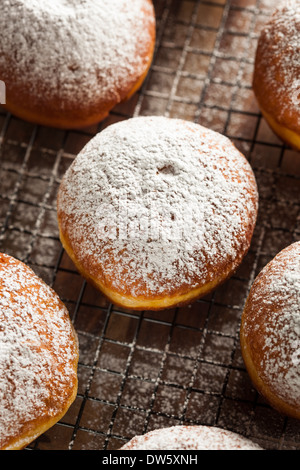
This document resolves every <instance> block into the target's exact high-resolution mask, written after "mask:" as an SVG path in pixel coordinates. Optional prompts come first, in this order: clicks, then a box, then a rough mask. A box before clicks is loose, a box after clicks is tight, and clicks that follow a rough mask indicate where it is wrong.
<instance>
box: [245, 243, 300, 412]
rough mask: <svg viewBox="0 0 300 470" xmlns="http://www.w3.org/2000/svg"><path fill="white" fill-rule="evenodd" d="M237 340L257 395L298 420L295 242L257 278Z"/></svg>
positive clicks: (299, 323) (299, 304) (299, 317)
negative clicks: (238, 339) (239, 337)
mask: <svg viewBox="0 0 300 470" xmlns="http://www.w3.org/2000/svg"><path fill="white" fill-rule="evenodd" d="M240 336H241V347H242V354H243V358H244V361H245V365H246V368H247V370H248V372H249V376H250V378H251V379H252V382H253V385H254V386H255V387H256V389H257V390H258V392H259V393H260V394H261V395H262V396H263V397H264V398H265V399H266V401H267V402H269V403H270V404H271V405H272V406H273V407H274V408H275V409H277V410H278V411H279V412H281V413H283V414H285V415H289V416H292V417H294V418H298V419H300V368H299V363H300V242H297V243H294V244H292V245H290V246H288V247H287V248H285V249H284V250H283V251H281V252H280V253H279V254H278V255H277V256H275V258H274V259H273V260H272V261H271V262H270V263H268V264H267V265H266V266H265V268H264V269H263V270H262V271H261V272H260V274H259V275H258V276H257V278H256V280H255V281H254V283H253V286H252V288H251V290H250V294H249V296H248V299H247V302H246V305H245V309H244V312H243V315H242V324H241V335H240Z"/></svg>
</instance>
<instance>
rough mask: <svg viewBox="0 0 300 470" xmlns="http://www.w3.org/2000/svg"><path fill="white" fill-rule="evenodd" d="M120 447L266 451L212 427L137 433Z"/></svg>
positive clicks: (126, 448)
mask: <svg viewBox="0 0 300 470" xmlns="http://www.w3.org/2000/svg"><path fill="white" fill-rule="evenodd" d="M120 450H263V449H262V448H261V447H260V446H259V445H258V444H255V443H254V442H252V441H251V440H249V439H247V438H245V437H243V436H240V435H239V434H236V433H234V432H232V431H227V430H225V429H221V428H216V427H210V426H172V427H170V428H162V429H155V430H154V431H150V432H148V433H147V434H144V435H142V436H136V437H134V438H133V439H131V440H130V441H129V442H127V443H126V444H125V445H124V446H123V447H121V449H120Z"/></svg>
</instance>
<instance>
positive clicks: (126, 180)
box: [58, 116, 257, 296]
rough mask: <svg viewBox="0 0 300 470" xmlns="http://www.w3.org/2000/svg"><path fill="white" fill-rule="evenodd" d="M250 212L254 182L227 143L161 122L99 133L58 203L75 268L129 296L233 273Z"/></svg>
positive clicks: (245, 242) (198, 129) (190, 126)
mask: <svg viewBox="0 0 300 470" xmlns="http://www.w3.org/2000/svg"><path fill="white" fill-rule="evenodd" d="M256 211H257V190H256V183H255V178H254V175H253V172H252V170H251V168H250V165H249V163H248V162H247V160H246V158H245V157H244V156H243V155H242V154H241V153H240V152H239V151H238V150H237V149H236V147H235V146H234V145H233V144H232V143H231V142H230V140H229V139H228V138H226V137H224V136H221V135H220V134H218V133H216V132H213V131H211V130H208V129H206V128H204V127H202V126H200V125H198V124H194V123H191V122H186V121H182V120H178V119H170V118H167V117H161V116H153V117H137V118H132V119H129V120H127V121H123V122H118V123H116V124H113V125H111V126H109V127H107V128H106V129H105V130H103V131H102V132H100V133H99V134H98V135H97V136H95V137H94V138H93V139H92V140H91V141H90V142H89V143H88V144H87V145H86V147H85V148H84V149H83V150H82V151H81V152H80V154H79V155H78V156H77V157H76V159H75V160H74V162H73V163H72V165H71V166H70V167H69V169H68V170H67V172H66V174H65V175H64V178H63V180H62V183H61V186H60V190H59V193H58V217H59V220H60V224H61V230H62V232H63V233H64V236H66V237H67V239H68V243H69V244H70V246H71V248H72V250H73V252H74V253H75V255H76V257H77V259H78V260H79V262H80V264H81V265H82V266H83V267H84V268H85V269H86V270H87V271H88V272H90V273H92V274H93V275H95V276H96V277H101V278H102V280H103V282H105V280H108V281H109V283H110V284H111V285H112V287H113V288H115V289H117V290H118V291H121V292H124V293H128V292H130V294H131V295H133V296H138V295H140V294H145V293H150V294H153V295H155V294H161V293H170V292H171V293H172V291H173V290H176V289H180V288H181V287H182V288H187V289H190V288H193V287H196V286H198V285H199V284H200V285H202V284H204V283H205V282H207V281H210V280H212V279H215V278H216V277H218V276H220V275H221V274H222V270H223V268H224V266H225V265H226V266H227V264H228V263H229V264H231V263H232V264H233V265H235V264H236V263H237V264H238V262H239V261H240V259H241V256H242V254H244V253H245V251H246V250H247V248H248V247H249V238H251V233H252V230H253V227H254V224H255V220H256ZM249 234H250V235H249Z"/></svg>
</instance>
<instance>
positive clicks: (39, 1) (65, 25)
mask: <svg viewBox="0 0 300 470" xmlns="http://www.w3.org/2000/svg"><path fill="white" fill-rule="evenodd" d="M154 24H155V18H154V10H153V6H152V2H151V1H150V0H130V1H128V0H5V1H4V2H3V1H2V2H1V11H0V31H1V32H2V34H1V41H0V69H1V70H2V71H3V74H6V72H7V76H6V75H5V78H6V80H7V89H9V87H10V85H11V81H13V85H14V86H16V85H17V84H18V86H19V88H20V89H29V90H30V91H31V94H32V96H34V95H35V94H36V93H38V95H39V97H40V98H41V99H43V100H45V101H46V100H47V99H49V100H52V101H53V100H55V99H56V100H58V101H57V103H56V104H57V106H63V104H64V103H66V102H69V101H70V100H71V101H72V102H75V103H78V101H81V100H85V104H87V103H89V102H91V103H93V102H98V101H99V100H98V97H99V96H100V97H102V98H103V99H105V98H106V99H107V100H108V101H109V100H111V99H113V100H114V101H117V102H118V101H119V100H118V99H117V100H116V99H115V98H116V97H115V96H114V95H117V94H118V92H119V90H122V88H124V85H125V87H128V83H131V81H132V82H133V83H135V81H136V80H137V78H139V77H140V76H141V74H143V73H144V71H145V65H146V64H148V60H149V59H148V58H147V57H146V54H147V53H148V51H149V44H151V41H152V40H153V38H151V35H150V27H149V25H154ZM0 78H1V79H2V80H4V78H2V77H0ZM125 89H127V88H125Z"/></svg>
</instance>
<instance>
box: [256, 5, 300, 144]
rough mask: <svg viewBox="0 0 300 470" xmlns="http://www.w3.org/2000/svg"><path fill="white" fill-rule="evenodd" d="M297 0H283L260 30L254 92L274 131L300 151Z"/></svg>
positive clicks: (299, 17)
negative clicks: (284, 0)
mask: <svg viewBox="0 0 300 470" xmlns="http://www.w3.org/2000/svg"><path fill="white" fill-rule="evenodd" d="M299 77H300V0H293V1H286V2H285V3H283V4H281V5H280V6H279V7H278V8H277V9H276V10H275V11H274V13H273V15H272V16H271V18H270V19H269V21H268V22H267V23H266V25H265V26H264V28H263V30H262V31H261V34H260V37H259V41H258V45H257V51H256V58H255V67H254V74H253V90H254V93H255V95H256V98H257V101H258V104H259V107H260V109H261V112H262V114H263V116H264V117H265V119H266V121H267V122H268V123H269V125H270V127H271V128H272V129H273V131H274V132H275V133H276V134H277V135H278V136H279V137H280V138H281V139H282V140H283V141H284V142H286V143H288V144H289V145H290V146H292V147H294V148H296V149H300V78H299Z"/></svg>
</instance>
